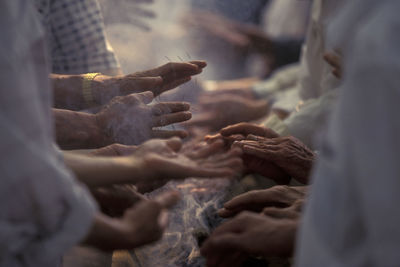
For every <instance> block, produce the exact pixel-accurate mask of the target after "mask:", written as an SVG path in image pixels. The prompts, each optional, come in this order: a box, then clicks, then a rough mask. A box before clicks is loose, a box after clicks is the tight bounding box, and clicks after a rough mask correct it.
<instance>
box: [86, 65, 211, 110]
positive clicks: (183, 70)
mask: <svg viewBox="0 0 400 267" xmlns="http://www.w3.org/2000/svg"><path fill="white" fill-rule="evenodd" d="M206 65H207V64H206V62H205V61H190V62H180V63H173V62H170V63H167V64H165V65H162V66H160V67H157V68H154V69H151V70H146V71H141V72H136V73H132V74H128V75H122V76H106V75H98V76H96V77H95V79H94V81H93V82H92V93H93V98H94V101H95V103H98V104H106V103H108V101H110V100H111V99H112V98H113V97H115V96H121V95H128V94H132V93H141V92H145V91H151V92H153V94H154V96H158V95H160V94H162V93H163V92H165V91H168V90H171V89H174V88H175V87H177V86H179V85H181V84H184V83H186V82H188V81H190V80H191V76H194V75H197V74H199V73H201V72H202V71H203V68H204V67H206Z"/></svg>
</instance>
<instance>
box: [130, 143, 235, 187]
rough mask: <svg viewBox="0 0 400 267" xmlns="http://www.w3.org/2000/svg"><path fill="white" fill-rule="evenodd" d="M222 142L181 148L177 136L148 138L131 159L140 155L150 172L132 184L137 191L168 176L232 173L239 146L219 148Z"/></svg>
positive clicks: (200, 176)
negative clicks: (141, 179)
mask: <svg viewBox="0 0 400 267" xmlns="http://www.w3.org/2000/svg"><path fill="white" fill-rule="evenodd" d="M223 145H224V144H223V142H216V143H214V144H211V145H209V144H206V145H201V147H197V148H195V149H192V150H185V151H181V147H182V141H181V140H179V139H178V138H172V139H170V140H167V141H159V140H151V141H148V142H146V143H144V144H143V145H141V146H139V147H138V149H137V150H136V151H135V152H134V154H133V155H132V158H133V159H136V158H138V157H142V158H143V159H144V161H145V166H146V167H145V168H147V169H148V170H149V171H150V172H151V174H150V175H149V176H148V179H147V180H146V181H143V182H141V183H138V184H136V186H137V187H138V190H139V191H140V192H148V191H151V190H154V189H156V188H158V187H160V186H162V185H164V184H165V183H167V182H168V181H170V180H171V179H185V178H188V177H198V178H214V177H215V178H217V177H233V176H235V175H236V174H237V173H239V172H240V171H241V168H242V160H241V159H240V156H241V150H240V149H231V150H229V151H223V152H222V151H221V148H222V147H223Z"/></svg>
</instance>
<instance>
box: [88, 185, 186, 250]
mask: <svg viewBox="0 0 400 267" xmlns="http://www.w3.org/2000/svg"><path fill="white" fill-rule="evenodd" d="M179 198H180V196H179V194H178V193H177V192H166V193H164V194H162V195H160V196H159V197H158V198H157V199H155V200H142V201H140V202H139V203H137V204H136V205H134V206H133V207H131V208H129V209H127V210H126V211H125V212H124V215H123V216H122V217H121V218H110V217H108V216H106V215H104V214H102V213H98V214H97V215H96V216H95V218H94V222H93V224H92V227H91V229H90V231H89V233H88V235H87V237H86V238H85V239H84V241H83V242H82V243H83V244H84V245H89V246H92V247H96V248H98V249H101V250H103V251H112V250H117V249H134V248H137V247H139V246H143V245H146V244H150V243H153V242H155V241H157V240H158V239H160V238H161V237H162V233H163V231H164V229H165V228H166V227H167V224H168V213H167V211H168V209H170V208H171V207H173V206H174V205H175V204H176V203H177V202H178V200H179Z"/></svg>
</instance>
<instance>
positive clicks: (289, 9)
mask: <svg viewBox="0 0 400 267" xmlns="http://www.w3.org/2000/svg"><path fill="white" fill-rule="evenodd" d="M310 7H311V1H298V0H270V1H269V3H268V7H267V8H266V9H265V14H264V17H263V22H262V24H263V28H264V30H265V32H266V33H267V35H268V36H269V37H272V38H278V39H279V38H298V39H302V38H304V36H305V34H306V29H307V24H308V20H309V14H310V9H311V8H310ZM288 18H290V19H288Z"/></svg>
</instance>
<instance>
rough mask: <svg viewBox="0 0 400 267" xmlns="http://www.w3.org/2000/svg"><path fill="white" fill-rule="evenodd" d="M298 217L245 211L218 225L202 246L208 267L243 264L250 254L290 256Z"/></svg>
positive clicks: (202, 252)
mask: <svg viewBox="0 0 400 267" xmlns="http://www.w3.org/2000/svg"><path fill="white" fill-rule="evenodd" d="M297 227H298V220H292V219H275V218H271V217H269V216H266V215H263V214H257V213H252V212H242V213H240V214H239V215H237V216H236V217H234V218H233V219H231V220H229V221H227V222H226V223H223V224H222V225H221V226H219V227H217V228H216V229H215V231H214V232H213V233H212V234H211V236H210V237H209V238H208V239H207V240H206V242H205V243H204V244H203V246H202V248H201V254H202V255H203V256H205V257H206V259H207V266H208V267H214V266H218V267H222V266H226V267H228V266H241V265H240V264H241V263H242V262H243V260H245V259H246V257H247V256H262V257H289V256H291V255H292V254H293V249H294V243H295V237H296V231H297Z"/></svg>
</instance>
